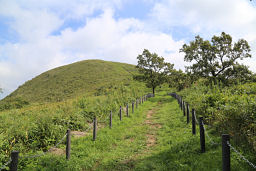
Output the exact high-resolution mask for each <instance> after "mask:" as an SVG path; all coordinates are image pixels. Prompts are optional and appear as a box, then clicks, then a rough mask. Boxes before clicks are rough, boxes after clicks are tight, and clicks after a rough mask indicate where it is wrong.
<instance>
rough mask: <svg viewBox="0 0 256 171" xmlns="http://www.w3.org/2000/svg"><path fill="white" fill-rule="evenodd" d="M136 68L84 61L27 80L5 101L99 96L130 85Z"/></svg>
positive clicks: (116, 63) (53, 100)
mask: <svg viewBox="0 0 256 171" xmlns="http://www.w3.org/2000/svg"><path fill="white" fill-rule="evenodd" d="M135 73H137V69H136V68H135V66H134V65H130V64H124V63H118V62H108V61H102V60H85V61H80V62H76V63H72V64H69V65H65V66H61V67H58V68H55V69H52V70H49V71H47V72H44V73H42V74H40V75H39V76H37V77H35V78H33V79H32V80H30V81H27V82H26V83H25V84H23V85H22V86H20V87H19V88H18V89H17V90H15V91H14V92H13V93H11V94H10V95H9V96H7V97H6V98H5V99H3V102H4V101H15V100H16V101H17V100H18V101H26V102H29V103H34V102H57V101H63V100H66V99H70V98H73V97H77V96H80V95H81V94H89V95H92V94H99V93H102V91H104V89H107V88H109V87H111V86H112V85H114V84H118V83H120V82H123V83H125V84H129V83H130V82H131V81H132V76H133V74H135Z"/></svg>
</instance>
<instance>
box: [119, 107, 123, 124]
mask: <svg viewBox="0 0 256 171" xmlns="http://www.w3.org/2000/svg"><path fill="white" fill-rule="evenodd" d="M119 118H120V121H122V106H120V109H119Z"/></svg>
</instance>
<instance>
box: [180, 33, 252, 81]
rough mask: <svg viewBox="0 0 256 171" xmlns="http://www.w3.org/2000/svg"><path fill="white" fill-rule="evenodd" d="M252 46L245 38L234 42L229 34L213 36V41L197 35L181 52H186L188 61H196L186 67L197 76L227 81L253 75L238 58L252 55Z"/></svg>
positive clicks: (241, 79)
mask: <svg viewBox="0 0 256 171" xmlns="http://www.w3.org/2000/svg"><path fill="white" fill-rule="evenodd" d="M250 51H251V49H250V46H249V44H248V42H247V41H246V40H244V39H240V40H238V41H237V42H235V43H233V42H232V37H231V36H230V35H229V34H226V33H224V32H222V34H221V36H213V37H212V39H211V42H210V41H208V40H203V38H201V37H200V36H196V37H195V40H194V41H192V42H190V43H189V45H187V44H184V45H183V47H182V48H181V49H180V52H184V53H185V58H184V60H185V61H186V62H194V64H192V65H191V66H188V67H186V68H187V71H188V72H190V73H192V74H193V75H195V76H197V77H199V78H200V77H205V78H208V79H210V80H211V81H217V80H219V81H222V82H224V83H226V81H229V80H232V81H234V80H235V79H240V81H244V79H243V77H246V78H247V77H251V76H252V73H251V72H250V71H249V70H248V67H247V66H244V65H240V64H239V63H238V60H242V59H244V58H249V57H251V55H250Z"/></svg>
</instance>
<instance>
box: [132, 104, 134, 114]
mask: <svg viewBox="0 0 256 171" xmlns="http://www.w3.org/2000/svg"><path fill="white" fill-rule="evenodd" d="M132 113H134V102H132Z"/></svg>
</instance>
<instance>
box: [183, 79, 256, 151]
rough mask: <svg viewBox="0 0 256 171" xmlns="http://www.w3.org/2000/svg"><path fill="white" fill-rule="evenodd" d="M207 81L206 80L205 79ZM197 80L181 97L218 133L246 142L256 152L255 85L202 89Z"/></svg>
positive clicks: (202, 84)
mask: <svg viewBox="0 0 256 171" xmlns="http://www.w3.org/2000/svg"><path fill="white" fill-rule="evenodd" d="M206 81H207V80H206ZM204 82H205V80H202V79H201V80H199V81H198V82H196V83H195V84H194V85H193V86H192V87H191V88H188V89H184V90H183V91H182V92H181V94H182V96H183V98H184V99H185V101H187V102H189V103H190V104H191V106H192V107H193V108H195V110H196V112H197V114H198V115H201V116H203V117H204V118H205V120H206V122H207V123H208V124H210V125H212V126H214V127H215V128H216V130H217V131H218V132H220V133H229V134H230V135H231V137H232V138H233V139H235V140H236V143H238V144H241V143H247V144H249V145H250V146H251V147H252V148H254V150H256V145H255V144H256V138H255V137H256V115H255V112H256V102H255V98H256V84H255V83H248V84H238V85H235V86H233V87H224V86H223V85H222V84H221V83H219V84H216V85H209V86H205V83H204Z"/></svg>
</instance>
